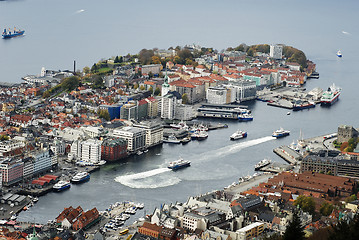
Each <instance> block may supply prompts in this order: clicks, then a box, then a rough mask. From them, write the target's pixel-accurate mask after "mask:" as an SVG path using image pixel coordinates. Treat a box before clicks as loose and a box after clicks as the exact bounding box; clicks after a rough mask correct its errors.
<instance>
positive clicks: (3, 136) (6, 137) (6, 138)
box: [0, 135, 10, 141]
mask: <svg viewBox="0 0 359 240" xmlns="http://www.w3.org/2000/svg"><path fill="white" fill-rule="evenodd" d="M9 139H10V137H9V136H7V135H1V136H0V141H6V140H9Z"/></svg>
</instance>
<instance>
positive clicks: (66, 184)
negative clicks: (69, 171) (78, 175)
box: [52, 181, 71, 192]
mask: <svg viewBox="0 0 359 240" xmlns="http://www.w3.org/2000/svg"><path fill="white" fill-rule="evenodd" d="M70 187H71V183H70V182H68V181H59V182H58V183H56V184H55V185H54V186H53V187H52V189H53V190H54V191H56V192H61V191H64V190H66V189H69V188H70Z"/></svg>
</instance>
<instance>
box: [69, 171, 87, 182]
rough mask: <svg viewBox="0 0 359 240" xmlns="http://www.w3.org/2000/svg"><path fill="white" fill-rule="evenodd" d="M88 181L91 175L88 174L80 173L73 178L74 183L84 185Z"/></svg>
mask: <svg viewBox="0 0 359 240" xmlns="http://www.w3.org/2000/svg"><path fill="white" fill-rule="evenodd" d="M88 180H90V174H89V173H88V172H79V173H77V174H76V175H75V176H73V178H71V182H72V183H83V182H86V181H88Z"/></svg>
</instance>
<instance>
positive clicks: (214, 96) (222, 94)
mask: <svg viewBox="0 0 359 240" xmlns="http://www.w3.org/2000/svg"><path fill="white" fill-rule="evenodd" d="M207 103H211V104H226V103H227V89H226V88H224V87H210V88H208V89H207Z"/></svg>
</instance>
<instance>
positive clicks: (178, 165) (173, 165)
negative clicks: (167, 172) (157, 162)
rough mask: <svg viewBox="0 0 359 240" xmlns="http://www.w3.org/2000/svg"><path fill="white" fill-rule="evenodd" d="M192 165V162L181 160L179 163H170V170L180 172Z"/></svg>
mask: <svg viewBox="0 0 359 240" xmlns="http://www.w3.org/2000/svg"><path fill="white" fill-rule="evenodd" d="M190 165H191V162H190V161H188V160H183V158H180V159H178V160H177V161H173V162H170V164H169V165H168V168H169V169H172V170H178V169H181V168H185V167H189V166H190Z"/></svg>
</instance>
